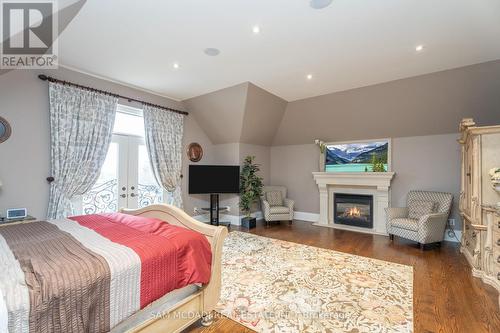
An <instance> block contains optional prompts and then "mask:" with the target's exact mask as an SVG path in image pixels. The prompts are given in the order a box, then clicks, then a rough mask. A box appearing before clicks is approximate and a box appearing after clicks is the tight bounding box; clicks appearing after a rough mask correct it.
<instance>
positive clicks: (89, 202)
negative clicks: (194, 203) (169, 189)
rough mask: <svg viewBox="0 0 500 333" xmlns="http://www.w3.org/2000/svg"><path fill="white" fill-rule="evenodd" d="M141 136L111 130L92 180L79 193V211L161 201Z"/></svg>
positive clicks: (109, 208)
mask: <svg viewBox="0 0 500 333" xmlns="http://www.w3.org/2000/svg"><path fill="white" fill-rule="evenodd" d="M166 198H167V196H166V193H164V191H163V190H162V188H161V186H159V185H158V183H157V182H156V180H155V178H154V175H153V171H152V170H151V165H150V162H149V156H148V152H147V149H146V144H145V142H144V138H142V137H138V136H132V135H120V134H114V135H113V139H112V141H111V144H110V147H109V150H108V153H107V155H106V160H105V162H104V165H103V167H102V169H101V174H100V176H99V179H98V180H97V182H96V184H95V185H94V186H93V187H92V189H91V190H90V191H88V192H87V193H85V194H84V195H83V197H82V200H81V201H82V203H81V210H82V214H94V213H106V212H116V211H117V210H118V209H119V208H141V207H145V206H148V205H151V204H155V203H161V202H165V201H166V200H165V199H166Z"/></svg>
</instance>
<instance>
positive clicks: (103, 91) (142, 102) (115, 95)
mask: <svg viewBox="0 0 500 333" xmlns="http://www.w3.org/2000/svg"><path fill="white" fill-rule="evenodd" d="M38 78H39V79H40V80H42V81H49V82H56V83H61V84H65V85H68V86H73V87H77V88H80V89H85V90H90V91H94V92H98V93H101V94H105V95H109V96H113V97H117V98H123V99H126V100H128V101H129V102H138V103H141V104H145V105H149V106H154V107H156V108H159V109H163V110H167V111H170V112H175V113H179V114H182V115H185V116H187V115H188V114H189V113H187V112H186V111H180V110H176V109H172V108H167V107H165V106H161V105H157V104H153V103H148V102H145V101H141V100H139V99H135V98H131V97H127V96H122V95H118V94H114V93H112V92H109V91H106V90H100V89H95V88H92V87H87V86H82V85H80V84H76V83H73V82H68V81H63V80H59V79H56V78H54V77H51V76H47V75H44V74H40V75H38Z"/></svg>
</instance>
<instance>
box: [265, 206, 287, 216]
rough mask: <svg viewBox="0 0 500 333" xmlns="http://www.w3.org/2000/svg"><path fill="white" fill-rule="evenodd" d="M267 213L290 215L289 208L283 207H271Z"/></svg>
mask: <svg viewBox="0 0 500 333" xmlns="http://www.w3.org/2000/svg"><path fill="white" fill-rule="evenodd" d="M269 212H270V213H271V214H288V213H290V208H288V207H285V206H271V207H270V208H269Z"/></svg>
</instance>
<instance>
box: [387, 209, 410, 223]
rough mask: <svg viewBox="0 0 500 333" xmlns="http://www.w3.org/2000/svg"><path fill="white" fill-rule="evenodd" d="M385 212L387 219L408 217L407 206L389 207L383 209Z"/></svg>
mask: <svg viewBox="0 0 500 333" xmlns="http://www.w3.org/2000/svg"><path fill="white" fill-rule="evenodd" d="M385 212H386V213H387V220H388V221H390V220H392V219H396V218H401V217H408V208H407V207H389V208H386V209H385Z"/></svg>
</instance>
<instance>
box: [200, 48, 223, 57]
mask: <svg viewBox="0 0 500 333" xmlns="http://www.w3.org/2000/svg"><path fill="white" fill-rule="evenodd" d="M203 52H205V54H206V55H207V56H211V57H215V56H218V55H219V53H220V50H219V49H216V48H213V47H209V48H206V49H205V50H204V51H203Z"/></svg>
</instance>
